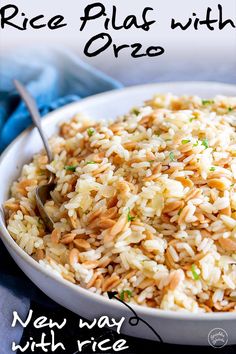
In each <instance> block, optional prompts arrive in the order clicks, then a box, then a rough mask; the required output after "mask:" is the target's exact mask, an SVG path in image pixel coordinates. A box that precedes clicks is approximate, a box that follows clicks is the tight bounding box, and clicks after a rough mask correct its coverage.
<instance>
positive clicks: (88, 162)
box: [86, 161, 96, 165]
mask: <svg viewBox="0 0 236 354" xmlns="http://www.w3.org/2000/svg"><path fill="white" fill-rule="evenodd" d="M95 163H96V162H94V161H87V162H86V165H94V164H95Z"/></svg>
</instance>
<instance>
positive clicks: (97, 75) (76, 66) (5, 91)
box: [0, 50, 121, 152]
mask: <svg viewBox="0 0 236 354" xmlns="http://www.w3.org/2000/svg"><path fill="white" fill-rule="evenodd" d="M13 79H18V80H19V81H21V82H22V83H23V84H25V85H26V87H27V88H28V90H29V91H30V93H31V94H32V95H33V97H34V98H35V99H36V101H37V104H38V107H39V110H40V113H41V115H42V116H43V115H45V114H46V113H48V112H50V111H52V110H54V109H56V108H58V107H60V106H63V105H65V104H67V103H70V102H73V101H77V100H79V99H80V98H84V97H87V96H90V95H93V94H96V93H100V92H103V91H108V90H112V89H116V88H120V87H121V84H120V83H119V82H117V81H115V80H113V79H111V78H110V77H108V76H106V75H105V74H103V73H101V72H100V71H98V70H97V69H95V68H93V67H91V66H90V65H88V64H86V63H84V62H83V61H81V60H80V59H79V58H78V57H77V56H76V55H75V54H73V53H71V52H68V51H61V50H54V51H51V52H46V51H45V50H44V51H42V50H40V51H38V52H37V53H35V52H34V54H31V53H30V52H28V53H25V52H24V53H17V54H14V55H12V56H10V57H7V58H6V57H0V152H1V151H2V150H3V149H4V148H5V147H6V146H7V145H8V144H9V143H10V142H11V141H12V140H13V139H14V138H15V137H16V136H17V135H18V134H19V133H20V132H21V131H22V130H24V129H25V128H26V127H27V126H29V125H30V124H31V119H30V117H29V114H28V111H27V109H26V107H25V105H24V104H23V103H21V102H20V99H19V96H18V95H17V93H16V91H15V88H14V85H13V82H12V80H13Z"/></svg>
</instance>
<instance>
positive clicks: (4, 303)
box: [0, 50, 122, 354]
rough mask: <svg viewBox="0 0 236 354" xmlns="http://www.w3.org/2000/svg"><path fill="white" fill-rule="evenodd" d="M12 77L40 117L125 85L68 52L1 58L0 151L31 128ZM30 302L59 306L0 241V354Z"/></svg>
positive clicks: (17, 331) (17, 330)
mask: <svg viewBox="0 0 236 354" xmlns="http://www.w3.org/2000/svg"><path fill="white" fill-rule="evenodd" d="M13 79H18V80H19V81H21V82H22V83H23V84H24V85H26V87H27V88H28V90H29V91H30V93H31V94H32V96H33V97H34V98H35V99H36V101H37V105H38V107H39V110H40V113H41V115H42V116H44V115H45V114H46V113H48V112H50V111H52V110H54V109H56V108H58V107H61V106H63V105H65V104H67V103H70V102H73V101H77V100H79V99H81V98H84V97H87V96H89V95H93V94H96V93H100V92H103V91H108V90H112V89H117V88H121V86H122V85H121V84H120V83H119V82H117V81H115V80H113V79H112V78H110V77H108V76H106V75H105V74H103V73H101V72H100V71H98V70H97V69H95V68H93V67H91V66H90V65H88V64H86V63H84V62H83V61H81V60H80V59H79V58H78V57H77V56H76V55H75V54H73V53H71V52H68V51H62V50H54V51H46V50H38V51H34V52H33V53H32V52H28V53H27V52H25V51H24V52H19V53H17V54H14V55H11V56H9V57H0V153H1V151H3V150H4V149H5V147H6V146H7V145H8V144H9V143H10V142H11V141H12V140H13V139H14V138H15V137H16V136H17V135H18V134H19V133H20V132H21V131H22V130H24V129H25V128H26V127H27V126H29V125H30V124H32V122H31V119H30V116H29V114H28V111H27V109H26V107H25V105H24V103H22V102H21V100H20V98H19V96H18V94H17V92H16V90H15V88H14V85H13V82H12V80H13ZM31 300H33V301H37V303H39V304H40V303H43V304H44V305H45V303H47V306H55V304H54V303H53V302H51V301H50V300H49V299H48V298H46V296H44V295H43V294H42V293H41V292H40V290H38V289H37V288H36V287H35V286H34V285H33V284H32V283H31V282H30V280H28V279H27V278H26V277H25V276H24V275H23V273H22V272H21V271H20V270H19V269H18V267H17V266H16V265H15V264H14V262H13V261H12V260H11V259H10V256H9V255H8V253H7V251H6V250H5V248H4V246H3V244H2V243H1V242H0V342H1V350H0V352H1V353H6V354H8V353H11V352H12V351H11V349H10V346H11V343H12V341H15V342H16V343H19V340H20V337H21V335H22V327H18V328H14V329H13V328H11V321H12V312H13V311H17V312H18V313H19V315H21V316H23V317H22V318H24V317H25V316H26V314H27V312H28V310H29V306H30V301H31Z"/></svg>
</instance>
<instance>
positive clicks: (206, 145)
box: [202, 138, 209, 149]
mask: <svg viewBox="0 0 236 354" xmlns="http://www.w3.org/2000/svg"><path fill="white" fill-rule="evenodd" d="M202 145H203V146H205V149H207V148H209V144H208V140H207V139H206V138H205V139H203V140H202Z"/></svg>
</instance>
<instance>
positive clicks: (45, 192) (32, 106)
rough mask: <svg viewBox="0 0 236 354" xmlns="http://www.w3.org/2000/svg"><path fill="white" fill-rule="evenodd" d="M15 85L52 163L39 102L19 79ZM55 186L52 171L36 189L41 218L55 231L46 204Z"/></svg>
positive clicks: (47, 226) (15, 81) (50, 229)
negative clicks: (44, 182)
mask: <svg viewBox="0 0 236 354" xmlns="http://www.w3.org/2000/svg"><path fill="white" fill-rule="evenodd" d="M14 85H15V87H16V89H17V91H18V93H19V95H20V96H21V98H22V100H23V101H24V102H25V105H26V107H27V108H28V110H29V113H30V115H31V118H32V121H33V123H34V125H35V127H36V128H37V129H38V132H39V134H40V136H41V138H42V141H43V145H44V147H45V150H46V154H47V157H48V163H50V162H51V161H52V160H53V157H52V152H51V150H50V147H49V144H48V141H47V138H46V137H45V135H44V132H43V129H42V125H41V118H40V113H39V111H38V108H37V104H36V102H35V100H34V99H33V97H32V96H31V95H30V93H29V92H28V91H27V89H26V88H25V87H24V86H23V85H22V84H21V83H20V82H19V81H17V80H14ZM54 187H55V183H54V175H53V174H52V173H50V177H49V180H48V183H47V184H45V185H43V186H39V187H37V188H36V191H35V196H36V204H37V207H38V210H39V213H40V215H41V218H42V219H43V222H44V224H45V226H46V228H47V229H48V230H49V231H53V229H54V223H53V221H52V219H51V218H50V216H49V215H48V214H47V212H46V210H45V207H44V204H45V203H46V201H47V200H48V199H50V192H51V191H52V190H53V189H54Z"/></svg>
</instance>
